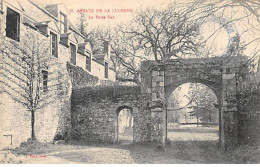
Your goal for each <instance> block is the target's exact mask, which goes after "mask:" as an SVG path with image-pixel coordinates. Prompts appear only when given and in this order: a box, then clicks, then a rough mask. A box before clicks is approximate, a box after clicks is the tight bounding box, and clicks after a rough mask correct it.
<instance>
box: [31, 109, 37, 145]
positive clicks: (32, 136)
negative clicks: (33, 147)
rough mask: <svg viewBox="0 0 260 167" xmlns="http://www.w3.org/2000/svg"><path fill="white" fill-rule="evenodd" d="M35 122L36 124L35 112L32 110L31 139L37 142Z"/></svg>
mask: <svg viewBox="0 0 260 167" xmlns="http://www.w3.org/2000/svg"><path fill="white" fill-rule="evenodd" d="M34 122H35V115H34V110H32V111H31V128H32V134H31V139H32V140H36V137H35V131H34Z"/></svg>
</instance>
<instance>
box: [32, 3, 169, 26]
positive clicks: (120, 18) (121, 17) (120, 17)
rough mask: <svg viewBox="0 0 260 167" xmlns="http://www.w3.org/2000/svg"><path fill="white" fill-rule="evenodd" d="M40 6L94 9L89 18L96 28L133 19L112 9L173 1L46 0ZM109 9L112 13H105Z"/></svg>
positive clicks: (162, 4) (133, 7)
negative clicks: (58, 5) (57, 4)
mask: <svg viewBox="0 0 260 167" xmlns="http://www.w3.org/2000/svg"><path fill="white" fill-rule="evenodd" d="M32 1H38V3H40V4H55V3H64V4H65V5H66V6H67V8H68V10H70V9H73V10H74V11H76V10H78V9H94V10H95V12H94V13H89V14H88V15H89V16H93V17H94V19H89V27H91V28H92V27H95V26H113V25H114V24H115V23H124V22H127V21H129V20H130V19H131V18H132V13H114V12H111V11H112V9H133V11H136V10H137V9H139V8H141V7H143V8H145V7H156V8H157V7H165V6H167V4H168V3H169V2H171V1H172V0H160V1H158V0H135V1H133V0H71V1H69V0H45V1H44V2H40V1H39V0H32ZM96 9H102V11H103V12H102V13H97V12H96ZM107 9H109V10H110V12H104V11H105V10H107ZM96 15H98V16H107V15H111V16H114V19H95V17H96ZM75 16H76V14H75V12H74V13H71V19H72V21H75V19H76V17H75Z"/></svg>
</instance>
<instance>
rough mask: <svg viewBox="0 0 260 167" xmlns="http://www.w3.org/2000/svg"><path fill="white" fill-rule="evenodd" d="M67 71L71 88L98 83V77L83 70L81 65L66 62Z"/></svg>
mask: <svg viewBox="0 0 260 167" xmlns="http://www.w3.org/2000/svg"><path fill="white" fill-rule="evenodd" d="M67 71H68V72H69V75H70V77H71V82H72V86H73V88H75V87H80V86H94V85H96V84H97V83H98V81H99V80H98V77H96V76H93V75H91V74H89V73H88V72H86V71H85V70H83V68H82V67H79V66H74V65H72V64H71V63H70V62H67Z"/></svg>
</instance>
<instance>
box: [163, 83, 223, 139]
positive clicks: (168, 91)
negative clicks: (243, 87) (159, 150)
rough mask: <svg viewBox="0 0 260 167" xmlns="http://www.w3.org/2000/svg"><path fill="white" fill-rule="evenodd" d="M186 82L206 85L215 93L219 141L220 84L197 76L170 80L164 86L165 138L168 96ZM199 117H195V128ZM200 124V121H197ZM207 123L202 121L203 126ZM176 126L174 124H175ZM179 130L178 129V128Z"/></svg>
mask: <svg viewBox="0 0 260 167" xmlns="http://www.w3.org/2000/svg"><path fill="white" fill-rule="evenodd" d="M188 83H195V84H200V85H201V86H203V87H207V88H209V89H210V91H211V92H212V93H213V94H214V95H215V97H214V98H215V99H216V102H217V104H218V108H217V110H218V113H217V114H218V141H221V139H220V136H221V126H220V125H221V121H220V120H221V119H220V118H221V108H220V106H221V85H218V84H217V83H214V82H209V81H206V80H203V79H198V78H187V79H183V80H180V81H178V82H172V83H171V84H169V85H166V86H165V110H166V121H165V123H166V138H168V136H169V130H168V128H169V127H168V120H167V118H169V114H168V112H169V104H168V103H169V98H170V96H171V95H172V93H173V92H174V91H175V90H176V89H178V88H179V87H180V86H183V85H185V84H188ZM180 108H182V107H180ZM182 109H185V108H182ZM186 112H187V111H186ZM198 119H199V118H197V128H198V123H199V121H198ZM199 124H200V123H199ZM179 125H185V123H181V124H180V122H179V123H178V126H179ZM201 125H203V123H202V124H201ZM205 125H207V126H208V124H205V123H204V126H205ZM175 126H176V125H175ZM178 130H180V129H178Z"/></svg>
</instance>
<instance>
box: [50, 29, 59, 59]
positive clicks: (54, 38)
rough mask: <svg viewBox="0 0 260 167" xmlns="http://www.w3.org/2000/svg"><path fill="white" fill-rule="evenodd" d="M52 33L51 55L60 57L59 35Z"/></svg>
mask: <svg viewBox="0 0 260 167" xmlns="http://www.w3.org/2000/svg"><path fill="white" fill-rule="evenodd" d="M50 35H51V55H53V56H55V57H58V44H57V35H56V34H54V33H52V32H51V33H50Z"/></svg>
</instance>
